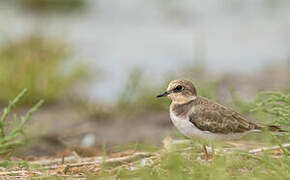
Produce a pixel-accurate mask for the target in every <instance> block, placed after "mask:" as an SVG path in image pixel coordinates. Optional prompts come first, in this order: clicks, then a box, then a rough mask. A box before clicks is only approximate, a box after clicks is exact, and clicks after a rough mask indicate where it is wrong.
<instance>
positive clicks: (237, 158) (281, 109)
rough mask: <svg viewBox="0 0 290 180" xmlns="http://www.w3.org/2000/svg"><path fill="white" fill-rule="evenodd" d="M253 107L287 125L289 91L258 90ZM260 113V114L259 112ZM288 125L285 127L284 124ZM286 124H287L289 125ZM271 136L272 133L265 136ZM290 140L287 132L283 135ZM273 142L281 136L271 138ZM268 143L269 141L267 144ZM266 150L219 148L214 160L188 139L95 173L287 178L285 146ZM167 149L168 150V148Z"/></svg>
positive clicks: (289, 166)
mask: <svg viewBox="0 0 290 180" xmlns="http://www.w3.org/2000/svg"><path fill="white" fill-rule="evenodd" d="M256 103H257V107H256V109H255V110H262V112H260V113H263V114H264V115H266V116H267V115H268V114H269V115H270V116H271V119H272V123H273V122H276V123H277V125H287V126H289V117H290V115H289V113H290V108H289V103H290V99H289V94H288V95H286V94H283V93H280V92H272V93H261V94H260V95H259V96H258V98H257V100H256ZM258 115H259V116H260V114H259V113H258ZM285 128H287V127H285ZM288 128H289V127H288ZM268 137H271V136H268ZM284 140H285V142H289V141H290V138H289V136H287V137H286V139H284ZM272 143H273V144H279V145H281V143H280V140H278V139H274V141H272ZM268 145H270V144H268ZM280 147H281V151H280V150H278V151H276V152H273V151H265V152H261V153H260V154H251V153H248V152H246V151H245V152H240V151H233V152H231V153H224V152H219V153H218V154H217V157H216V160H214V161H205V160H202V157H201V154H200V152H201V147H200V145H199V146H198V143H187V144H184V145H183V146H180V147H179V148H178V147H177V146H176V148H173V149H171V150H169V149H167V151H164V150H162V151H160V152H159V153H158V154H159V155H158V156H157V157H154V158H150V159H148V158H147V159H146V163H147V164H146V163H144V160H143V161H141V162H140V161H137V162H135V163H132V164H130V165H127V166H126V165H123V166H122V167H121V166H120V167H117V168H116V167H108V166H105V167H104V169H103V171H102V173H101V174H99V175H97V177H106V178H108V177H110V178H117V179H127V178H136V177H138V178H139V179H175V180H176V179H289V178H290V159H289V157H288V154H289V153H288V150H287V149H286V148H283V147H282V146H280ZM168 150H169V151H168Z"/></svg>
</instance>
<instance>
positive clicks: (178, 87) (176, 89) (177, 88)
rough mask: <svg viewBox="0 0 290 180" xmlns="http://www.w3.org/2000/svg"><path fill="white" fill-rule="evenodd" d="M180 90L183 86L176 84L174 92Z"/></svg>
mask: <svg viewBox="0 0 290 180" xmlns="http://www.w3.org/2000/svg"><path fill="white" fill-rule="evenodd" d="M181 90H183V86H181V85H178V86H176V87H175V88H174V92H180V91H181Z"/></svg>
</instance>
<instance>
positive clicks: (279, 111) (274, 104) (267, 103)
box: [254, 92, 290, 126]
mask: <svg viewBox="0 0 290 180" xmlns="http://www.w3.org/2000/svg"><path fill="white" fill-rule="evenodd" d="M256 101H257V107H256V108H255V109H254V110H255V111H262V112H264V113H266V114H268V115H269V116H270V118H271V119H274V121H271V123H272V124H273V123H274V124H276V125H281V126H290V93H288V94H283V93H280V92H265V93H261V94H260V95H259V96H258V98H257V100H256Z"/></svg>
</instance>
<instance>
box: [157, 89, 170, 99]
mask: <svg viewBox="0 0 290 180" xmlns="http://www.w3.org/2000/svg"><path fill="white" fill-rule="evenodd" d="M168 94H169V93H168V92H167V91H165V92H164V93H163V94H159V95H158V96H156V98H161V97H165V96H167V95H168Z"/></svg>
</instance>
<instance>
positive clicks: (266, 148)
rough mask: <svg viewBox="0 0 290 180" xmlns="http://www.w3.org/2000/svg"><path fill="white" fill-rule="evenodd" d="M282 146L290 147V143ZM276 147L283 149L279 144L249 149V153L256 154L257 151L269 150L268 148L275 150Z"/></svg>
mask: <svg viewBox="0 0 290 180" xmlns="http://www.w3.org/2000/svg"><path fill="white" fill-rule="evenodd" d="M282 147H284V148H288V147H290V143H287V144H282ZM275 149H281V147H280V146H278V145H276V146H272V147H262V148H257V149H252V150H250V151H249V153H250V154H255V153H258V152H262V151H268V150H275Z"/></svg>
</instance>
